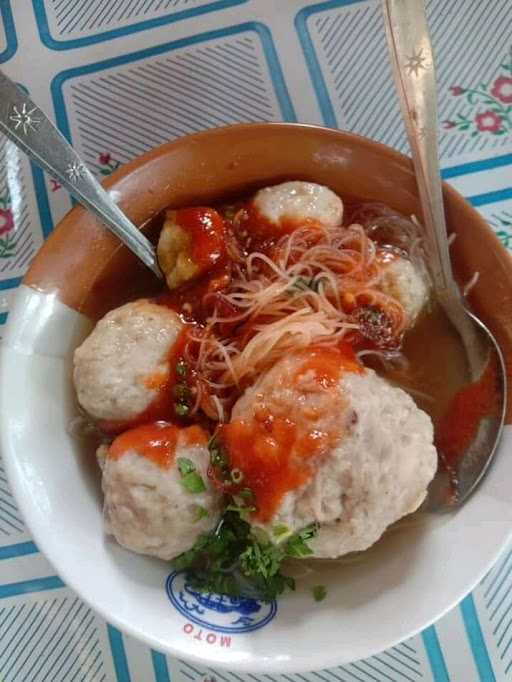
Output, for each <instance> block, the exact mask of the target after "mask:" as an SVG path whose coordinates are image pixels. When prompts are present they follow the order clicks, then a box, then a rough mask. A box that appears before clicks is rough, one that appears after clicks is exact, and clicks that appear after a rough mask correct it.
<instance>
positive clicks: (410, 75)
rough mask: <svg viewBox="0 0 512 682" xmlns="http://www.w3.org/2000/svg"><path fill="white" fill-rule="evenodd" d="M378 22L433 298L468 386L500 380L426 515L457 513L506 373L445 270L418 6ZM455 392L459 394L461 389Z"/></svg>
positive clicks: (429, 67)
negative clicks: (452, 332) (456, 340)
mask: <svg viewBox="0 0 512 682" xmlns="http://www.w3.org/2000/svg"><path fill="white" fill-rule="evenodd" d="M383 9H384V20H385V24H386V33H387V38H388V46H389V52H390V56H391V61H392V66H393V72H394V78H395V84H396V89H397V91H398V95H399V98H400V106H401V109H402V117H403V120H404V123H405V126H406V129H407V135H408V138H409V144H410V147H411V150H412V158H413V162H414V169H415V173H416V182H417V185H418V191H419V195H420V201H421V207H422V210H423V218H424V226H425V245H426V250H427V258H428V266H429V271H430V274H431V277H432V282H433V287H434V294H435V296H436V298H437V300H438V301H439V303H440V304H441V306H442V307H443V309H444V311H445V313H446V314H447V316H448V318H449V319H450V321H451V322H452V324H453V325H454V327H455V328H456V329H457V331H458V332H459V335H460V337H461V340H462V343H463V345H464V347H465V349H466V353H467V357H468V366H469V369H470V373H471V380H472V381H476V380H478V379H479V378H480V377H481V376H482V374H483V372H484V371H485V369H486V368H487V367H488V366H489V363H490V362H494V363H496V367H497V373H498V381H497V383H498V386H497V389H498V391H499V408H498V410H496V414H495V415H492V416H486V417H484V418H482V419H481V421H480V424H479V427H478V430H477V432H476V435H475V437H474V439H473V441H472V442H471V444H470V445H469V447H468V448H467V449H466V451H465V452H464V453H463V456H462V457H461V458H460V460H459V462H458V464H457V471H456V483H455V491H454V493H455V494H454V495H451V494H449V486H450V485H452V484H453V482H450V481H449V480H448V479H447V476H446V475H445V476H443V475H442V472H440V473H439V474H438V476H437V477H436V480H435V481H434V483H433V485H432V486H431V488H430V489H429V495H428V498H427V504H426V508H428V509H429V510H434V511H444V510H447V509H453V507H455V506H458V505H461V504H462V503H463V502H464V501H465V500H466V499H467V498H468V496H469V495H470V494H471V493H472V492H473V491H474V490H475V488H476V487H477V485H478V484H479V482H480V481H481V480H482V477H483V476H484V474H485V472H486V470H487V469H488V467H489V465H490V463H491V461H492V458H493V455H494V453H495V452H496V447H497V444H498V442H499V439H500V436H501V432H502V429H503V422H504V418H505V409H506V371H505V363H504V359H503V355H502V352H501V350H500V348H499V346H498V344H497V343H496V340H495V338H494V337H493V335H492V334H491V332H490V331H489V329H487V327H486V326H485V325H484V324H483V322H481V320H479V319H478V318H477V317H475V315H473V314H472V313H470V312H469V311H468V310H466V308H465V307H464V303H463V300H462V297H461V294H460V292H459V289H458V287H457V285H456V283H455V281H454V278H453V273H452V267H451V262H450V254H449V246H448V238H447V230H446V222H445V215H444V206H443V193H442V186H441V176H440V170H439V156H438V147H437V130H438V121H437V99H436V98H437V89H436V77H435V66H434V56H433V51H432V44H431V41H430V35H429V30H428V23H427V17H426V13H425V3H424V1H423V0H383ZM460 388H463V387H462V386H461V387H460Z"/></svg>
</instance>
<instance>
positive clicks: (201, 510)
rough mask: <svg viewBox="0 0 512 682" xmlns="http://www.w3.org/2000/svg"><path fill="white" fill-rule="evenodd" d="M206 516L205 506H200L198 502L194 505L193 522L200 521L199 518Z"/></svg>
mask: <svg viewBox="0 0 512 682" xmlns="http://www.w3.org/2000/svg"><path fill="white" fill-rule="evenodd" d="M207 516H208V509H206V508H205V507H202V506H201V505H200V504H198V505H197V507H196V517H195V522H196V523H197V522H198V521H201V519H204V518H206V517H207Z"/></svg>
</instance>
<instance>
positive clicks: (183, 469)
mask: <svg viewBox="0 0 512 682" xmlns="http://www.w3.org/2000/svg"><path fill="white" fill-rule="evenodd" d="M178 469H179V472H180V474H181V484H182V486H183V487H184V488H185V490H187V491H188V492H189V493H202V492H204V491H205V490H206V485H205V484H204V481H203V479H202V478H201V476H200V474H198V473H197V471H196V467H195V466H194V463H193V462H192V460H190V459H188V458H187V457H178Z"/></svg>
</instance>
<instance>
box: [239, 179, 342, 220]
mask: <svg viewBox="0 0 512 682" xmlns="http://www.w3.org/2000/svg"><path fill="white" fill-rule="evenodd" d="M252 203H253V207H254V208H255V209H256V210H257V211H258V213H259V214H260V215H261V216H262V217H263V218H264V219H265V220H267V221H268V222H269V223H271V224H272V225H273V226H275V227H280V226H281V225H282V223H283V222H288V223H298V224H300V223H304V222H313V223H319V224H321V225H325V226H327V227H336V226H338V225H341V221H342V218H343V203H342V201H341V199H340V198H339V197H338V196H337V195H336V194H334V192H333V191H332V190H330V189H329V188H328V187H324V186H323V185H317V184H316V183H313V182H300V181H293V182H283V183H282V184H280V185H274V186H273V187H265V188H264V189H261V190H259V192H257V193H256V194H255V196H254V199H253V202H252Z"/></svg>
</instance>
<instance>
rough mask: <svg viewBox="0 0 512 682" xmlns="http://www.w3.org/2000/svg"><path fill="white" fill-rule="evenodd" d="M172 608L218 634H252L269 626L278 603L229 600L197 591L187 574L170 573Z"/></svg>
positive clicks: (169, 589)
mask: <svg viewBox="0 0 512 682" xmlns="http://www.w3.org/2000/svg"><path fill="white" fill-rule="evenodd" d="M165 589H166V592H167V596H168V597H169V599H170V600H171V603H172V605H173V606H174V607H175V608H176V609H178V611H179V612H180V613H181V614H182V615H184V616H185V617H186V618H188V620H191V621H192V622H193V623H196V624H197V625H203V626H204V627H205V628H208V629H210V630H214V631H215V632H229V633H231V632H232V633H236V632H239V633H240V632H252V631H253V630H258V629H259V628H262V627H263V626H264V625H266V624H267V623H270V621H271V620H272V618H273V617H274V616H275V615H276V611H277V604H276V602H275V601H272V602H270V603H268V604H267V603H265V602H261V601H259V600H258V599H251V598H249V597H226V596H225V595H220V594H205V593H204V592H198V591H197V590H194V589H193V588H192V587H191V586H190V585H188V584H187V581H186V580H185V574H184V573H177V572H174V573H171V574H170V575H169V577H168V578H167V581H166V583H165Z"/></svg>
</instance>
